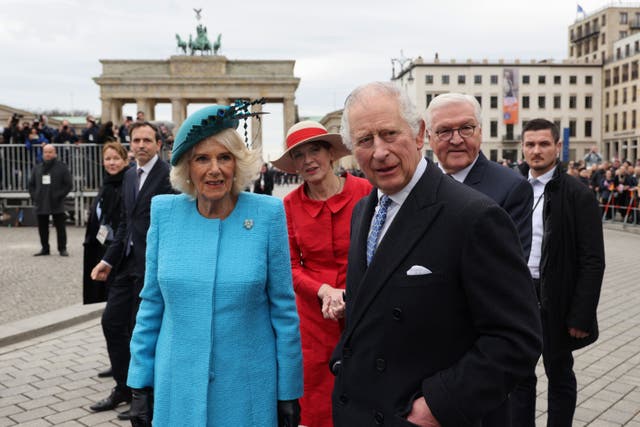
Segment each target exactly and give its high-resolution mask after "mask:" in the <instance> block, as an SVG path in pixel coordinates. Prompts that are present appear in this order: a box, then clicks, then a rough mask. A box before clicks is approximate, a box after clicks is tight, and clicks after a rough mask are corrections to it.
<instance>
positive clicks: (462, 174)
mask: <svg viewBox="0 0 640 427" xmlns="http://www.w3.org/2000/svg"><path fill="white" fill-rule="evenodd" d="M478 157H480V155H479V154H478V155H477V156H476V158H475V159H473V162H471V164H470V165H469V166H467V167H466V168H464V169H460V170H459V171H458V172H455V173H451V174H449V173H447V171H446V170H444V168H443V167H442V163H438V167H439V168H440V170H441V171H442V173H444V174H447V175H450V176H451V177H452V178H453V179H455V180H456V181H458V182H462V183H464V180H465V179H467V175H469V171H471V168H472V167H473V166H474V165H475V164H476V162H477V161H478Z"/></svg>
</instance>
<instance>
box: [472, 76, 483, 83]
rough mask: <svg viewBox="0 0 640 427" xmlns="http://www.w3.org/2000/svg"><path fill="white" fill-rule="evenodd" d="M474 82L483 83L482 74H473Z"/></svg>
mask: <svg viewBox="0 0 640 427" xmlns="http://www.w3.org/2000/svg"><path fill="white" fill-rule="evenodd" d="M473 83H474V84H477V85H481V84H482V76H481V75H480V74H476V75H475V76H473Z"/></svg>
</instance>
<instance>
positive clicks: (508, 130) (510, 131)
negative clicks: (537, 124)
mask: <svg viewBox="0 0 640 427" xmlns="http://www.w3.org/2000/svg"><path fill="white" fill-rule="evenodd" d="M505 130H506V135H505V137H506V138H507V139H508V140H509V141H513V140H515V138H514V137H513V125H507V126H506V129H505Z"/></svg>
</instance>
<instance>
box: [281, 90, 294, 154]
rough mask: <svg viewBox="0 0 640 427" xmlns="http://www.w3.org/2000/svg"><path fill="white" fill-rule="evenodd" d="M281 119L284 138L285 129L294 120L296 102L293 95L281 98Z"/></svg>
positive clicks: (291, 124)
mask: <svg viewBox="0 0 640 427" xmlns="http://www.w3.org/2000/svg"><path fill="white" fill-rule="evenodd" d="M282 120H283V121H284V136H285V138H286V136H287V131H288V130H289V128H290V127H291V126H293V125H294V124H295V122H296V104H295V98H294V97H293V96H291V97H287V98H284V99H283V100H282ZM284 148H286V147H284Z"/></svg>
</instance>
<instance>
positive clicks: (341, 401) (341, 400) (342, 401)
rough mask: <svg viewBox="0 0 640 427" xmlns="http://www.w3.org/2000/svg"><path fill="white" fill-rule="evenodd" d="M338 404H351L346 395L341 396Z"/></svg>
mask: <svg viewBox="0 0 640 427" xmlns="http://www.w3.org/2000/svg"><path fill="white" fill-rule="evenodd" d="M338 402H340V403H341V404H342V405H346V404H347V403H348V402H349V398H348V397H347V395H346V394H341V395H340V397H338Z"/></svg>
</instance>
